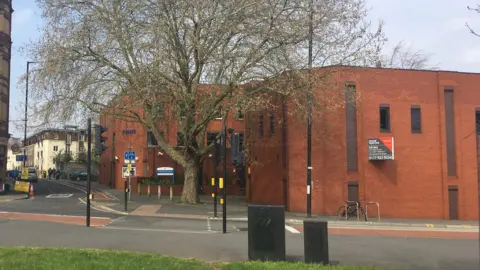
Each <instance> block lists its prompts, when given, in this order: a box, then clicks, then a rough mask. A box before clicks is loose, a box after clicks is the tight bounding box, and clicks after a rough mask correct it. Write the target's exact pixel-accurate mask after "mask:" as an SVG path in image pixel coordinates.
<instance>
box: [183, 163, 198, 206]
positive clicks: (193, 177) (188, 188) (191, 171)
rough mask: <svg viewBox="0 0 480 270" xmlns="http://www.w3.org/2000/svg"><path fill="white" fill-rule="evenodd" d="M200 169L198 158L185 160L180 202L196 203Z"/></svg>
mask: <svg viewBox="0 0 480 270" xmlns="http://www.w3.org/2000/svg"><path fill="white" fill-rule="evenodd" d="M199 171H200V160H198V159H191V160H187V162H186V166H185V182H184V183H183V192H182V202H183V203H189V204H197V203H198V190H197V185H198V184H197V183H198V172H199Z"/></svg>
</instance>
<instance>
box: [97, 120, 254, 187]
mask: <svg viewBox="0 0 480 270" xmlns="http://www.w3.org/2000/svg"><path fill="white" fill-rule="evenodd" d="M139 114H140V115H141V114H142V112H140V111H139ZM100 124H101V125H102V126H104V127H106V128H107V129H108V130H107V131H106V132H105V133H104V134H103V136H104V137H107V142H106V146H107V147H108V149H107V150H106V151H105V152H104V153H103V154H102V155H101V156H100V158H99V166H100V168H99V174H100V175H99V179H100V180H99V181H100V183H102V184H108V185H110V186H111V187H114V188H118V189H123V185H124V180H125V178H124V177H123V172H122V168H123V166H124V165H125V161H124V153H125V152H127V151H129V147H131V151H134V152H135V154H136V157H137V158H138V160H136V161H135V171H136V172H135V177H134V179H133V180H132V184H133V185H132V191H133V192H135V193H136V192H137V186H136V185H135V184H134V183H136V181H137V180H139V179H140V178H145V177H151V176H153V175H154V174H155V171H156V168H158V167H172V168H174V170H175V179H176V180H177V182H178V181H179V182H182V181H183V173H184V170H183V168H182V167H181V166H180V165H178V164H177V163H176V162H174V161H173V160H172V159H171V158H170V157H168V156H167V155H166V154H164V153H163V151H162V150H161V149H160V148H159V147H158V146H157V143H156V140H155V138H154V136H153V134H152V132H151V131H148V130H146V129H145V128H144V127H143V126H142V125H141V124H139V123H132V122H126V121H122V120H119V119H115V118H114V117H112V116H111V115H109V114H103V115H102V116H101V117H100ZM226 125H227V128H233V129H234V130H235V132H239V133H242V134H243V132H244V128H245V124H244V120H243V115H241V114H240V115H239V114H238V113H237V114H233V113H231V114H229V116H228V117H227V121H226ZM159 126H163V127H164V129H161V132H162V133H163V135H164V137H165V139H166V140H167V141H168V142H169V144H170V145H172V146H176V145H178V143H179V141H178V138H179V136H178V130H177V126H176V124H175V123H174V122H170V123H168V124H165V123H159ZM221 128H222V120H221V119H217V120H213V121H211V122H210V123H209V126H208V128H207V131H208V133H207V135H206V141H207V143H209V142H210V140H212V139H213V138H215V137H216V135H217V134H218V133H220V132H221ZM227 147H229V146H228V145H227ZM229 150H230V149H227V164H230V161H229V160H230V152H229ZM241 169H242V168H241ZM240 171H241V170H240ZM240 171H238V169H237V171H234V168H233V167H232V166H228V178H227V180H226V182H227V183H228V186H227V191H228V193H230V194H242V192H244V189H245V177H244V175H245V174H239V172H240ZM243 171H244V169H243ZM218 172H219V175H221V173H222V166H221V164H220V165H219V166H218ZM213 175H214V174H213V158H212V157H206V158H205V160H204V166H203V170H202V172H201V174H200V175H199V177H200V184H201V186H202V187H203V190H204V192H205V193H209V192H210V181H209V180H208V179H211V177H213ZM237 176H238V177H240V178H241V179H240V180H239V179H238V178H237ZM144 188H145V189H146V187H144ZM181 190H182V185H176V186H175V187H174V193H175V195H179V194H180V193H181ZM156 192H157V189H155V188H154V189H152V194H153V195H155V194H156ZM163 192H165V193H166V192H168V190H167V189H165V190H162V193H163Z"/></svg>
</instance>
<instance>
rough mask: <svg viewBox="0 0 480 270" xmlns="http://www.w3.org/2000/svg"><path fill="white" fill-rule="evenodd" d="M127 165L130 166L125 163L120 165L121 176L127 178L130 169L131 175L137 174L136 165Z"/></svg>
mask: <svg viewBox="0 0 480 270" xmlns="http://www.w3.org/2000/svg"><path fill="white" fill-rule="evenodd" d="M128 165H130V166H132V168H131V169H128V166H127V165H123V166H122V177H123V178H127V177H128V176H129V175H130V171H131V170H133V175H132V176H135V175H137V166H135V165H132V164H128Z"/></svg>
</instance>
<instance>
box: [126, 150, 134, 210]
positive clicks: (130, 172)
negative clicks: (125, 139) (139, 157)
mask: <svg viewBox="0 0 480 270" xmlns="http://www.w3.org/2000/svg"><path fill="white" fill-rule="evenodd" d="M132 148H133V147H132V146H131V145H130V146H129V147H128V151H129V152H132ZM133 162H135V160H130V164H132V163H133ZM130 166H131V165H130ZM132 174H133V168H131V169H130V170H129V172H128V200H129V201H131V200H132Z"/></svg>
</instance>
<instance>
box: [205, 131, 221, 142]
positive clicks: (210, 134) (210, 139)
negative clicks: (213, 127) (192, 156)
mask: <svg viewBox="0 0 480 270" xmlns="http://www.w3.org/2000/svg"><path fill="white" fill-rule="evenodd" d="M217 136H218V132H208V133H207V145H210V144H211V143H213V142H214V141H215V139H216V138H217Z"/></svg>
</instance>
